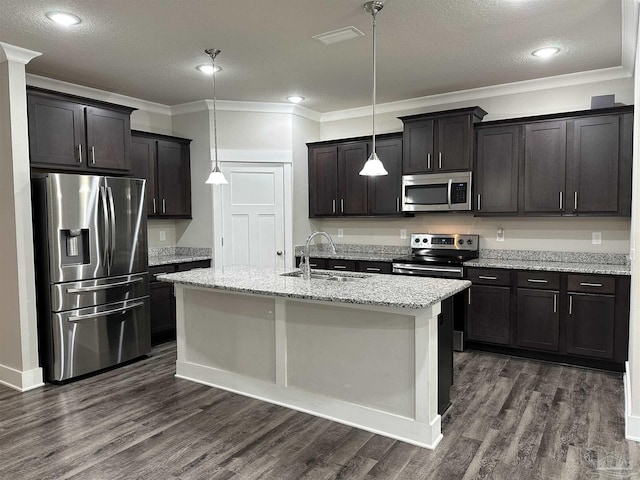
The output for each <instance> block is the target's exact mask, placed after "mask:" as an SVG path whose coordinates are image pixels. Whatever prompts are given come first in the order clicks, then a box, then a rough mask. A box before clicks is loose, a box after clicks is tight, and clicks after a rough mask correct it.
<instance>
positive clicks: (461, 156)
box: [400, 107, 487, 175]
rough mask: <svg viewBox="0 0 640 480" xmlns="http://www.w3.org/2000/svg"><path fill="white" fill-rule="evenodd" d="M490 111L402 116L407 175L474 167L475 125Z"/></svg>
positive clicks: (476, 110) (465, 110)
mask: <svg viewBox="0 0 640 480" xmlns="http://www.w3.org/2000/svg"><path fill="white" fill-rule="evenodd" d="M486 114H487V112H485V111H484V110H483V109H481V108H480V107H471V108H461V109H457V110H449V111H446V112H436V113H425V114H420V115H411V116H408V117H400V120H402V122H403V123H404V132H403V160H402V172H403V174H405V175H410V174H421V173H440V172H458V171H466V170H471V165H472V161H473V124H474V123H475V122H479V121H481V120H482V118H483V117H484V116H485V115H486Z"/></svg>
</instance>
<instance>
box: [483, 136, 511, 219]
mask: <svg viewBox="0 0 640 480" xmlns="http://www.w3.org/2000/svg"><path fill="white" fill-rule="evenodd" d="M519 137H520V127H519V126H508V127H492V128H484V129H481V130H478V132H477V137H476V138H477V151H476V168H475V176H476V199H475V200H476V204H475V211H476V213H515V212H517V211H518V166H519V151H520V147H519V145H520V141H519Z"/></svg>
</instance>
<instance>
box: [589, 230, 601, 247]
mask: <svg viewBox="0 0 640 480" xmlns="http://www.w3.org/2000/svg"><path fill="white" fill-rule="evenodd" d="M591 244H592V245H602V232H591Z"/></svg>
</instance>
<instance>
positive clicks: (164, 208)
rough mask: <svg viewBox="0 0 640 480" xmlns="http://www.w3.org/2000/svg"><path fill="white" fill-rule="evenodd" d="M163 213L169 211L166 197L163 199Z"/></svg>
mask: <svg viewBox="0 0 640 480" xmlns="http://www.w3.org/2000/svg"><path fill="white" fill-rule="evenodd" d="M162 213H167V204H166V202H165V201H164V198H163V199H162Z"/></svg>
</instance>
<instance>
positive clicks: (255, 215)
mask: <svg viewBox="0 0 640 480" xmlns="http://www.w3.org/2000/svg"><path fill="white" fill-rule="evenodd" d="M222 172H223V173H224V175H225V177H226V178H227V180H229V185H224V186H223V188H222V235H223V240H222V250H223V262H224V265H251V266H256V267H272V268H278V269H282V268H284V266H285V254H286V252H285V249H284V246H285V228H284V166H283V165H282V164H248V163H244V164H229V165H225V166H223V167H222Z"/></svg>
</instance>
